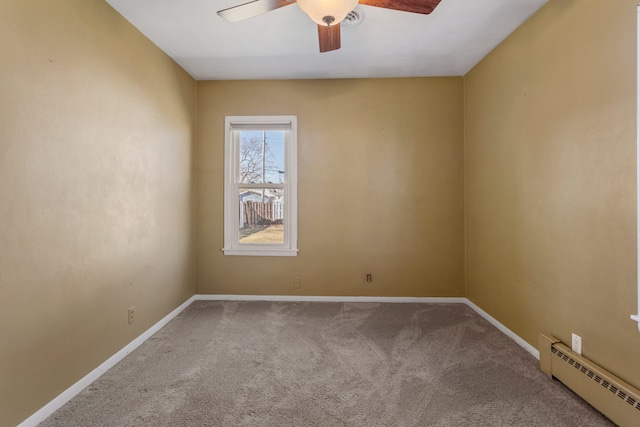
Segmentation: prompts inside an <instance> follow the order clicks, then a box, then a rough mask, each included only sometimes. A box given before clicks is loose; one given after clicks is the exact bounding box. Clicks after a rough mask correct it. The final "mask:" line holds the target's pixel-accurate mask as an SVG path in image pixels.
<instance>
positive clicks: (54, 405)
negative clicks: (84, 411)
mask: <svg viewBox="0 0 640 427" xmlns="http://www.w3.org/2000/svg"><path fill="white" fill-rule="evenodd" d="M193 301H291V302H381V303H382V302H386V303H421V304H434V303H441V304H466V305H467V306H469V307H470V308H471V309H472V310H474V311H475V312H476V313H478V314H479V315H480V316H482V317H484V318H485V319H486V320H487V321H488V322H489V323H491V324H492V325H493V326H495V327H496V328H498V329H499V330H500V331H501V332H502V333H504V334H505V335H506V336H508V337H509V338H511V339H512V340H514V341H515V342H516V343H517V344H518V345H520V347H522V348H524V349H525V350H526V351H528V352H529V353H530V354H531V355H533V356H534V357H535V358H536V359H538V360H539V359H540V353H539V352H538V350H536V348H535V347H533V346H532V345H530V344H529V343H527V342H526V341H525V340H523V339H522V338H520V337H519V336H518V335H516V334H515V333H514V332H513V331H511V330H510V329H509V328H507V327H506V326H504V325H503V324H502V323H500V322H498V321H497V320H496V319H494V318H493V317H491V316H490V315H489V314H488V313H486V312H485V311H484V310H482V309H481V308H480V307H478V306H477V305H475V304H474V303H472V302H471V301H469V300H468V299H467V298H457V297H452V298H446V297H443V298H439V297H435V298H431V297H357V296H296V295H293V296H292V295H225V294H217V295H213V294H197V295H194V296H192V297H191V298H189V299H188V300H187V301H185V302H184V303H182V304H181V305H180V306H179V307H178V308H176V309H175V310H173V311H172V312H171V313H169V314H167V315H166V316H165V317H163V318H162V319H161V320H160V321H159V322H158V323H156V324H155V325H153V326H152V327H151V328H149V329H147V330H146V331H145V332H144V333H142V334H141V335H140V336H139V337H137V338H136V339H134V340H133V341H131V342H130V343H129V344H127V345H126V346H125V347H124V348H123V349H122V350H120V351H118V352H117V353H116V354H114V355H113V356H111V357H110V358H109V359H107V360H106V361H105V362H104V363H102V364H101V365H100V366H98V367H97V368H96V369H94V370H93V371H91V372H90V373H88V374H87V375H86V376H84V377H83V378H82V379H80V380H79V381H78V382H76V383H75V384H73V385H72V386H71V387H69V388H68V389H66V390H65V391H63V392H62V393H60V394H59V395H58V396H57V397H56V398H55V399H53V400H52V401H51V402H49V403H47V404H46V405H45V406H43V407H42V408H41V409H40V410H39V411H38V412H36V413H34V414H33V415H31V416H30V417H29V418H27V419H26V420H24V421H23V422H22V423H20V424H19V425H18V427H35V426H37V425H38V424H39V423H41V422H42V421H44V420H45V419H46V418H47V417H49V416H50V415H51V414H53V413H54V412H55V411H57V410H58V409H60V408H61V407H62V406H64V405H65V404H66V403H67V402H68V401H70V400H71V399H73V398H74V397H75V396H76V395H77V394H78V393H80V392H81V391H82V390H84V389H85V388H86V387H87V386H89V385H90V384H91V383H92V382H94V381H95V380H97V379H98V378H100V377H101V376H102V375H103V374H104V373H105V372H107V371H108V370H109V369H111V368H112V367H113V366H114V365H115V364H117V363H118V362H120V361H121V360H122V359H124V358H125V356H127V355H128V354H129V353H131V352H132V351H133V350H135V349H136V348H138V347H139V346H140V345H141V344H142V343H144V342H145V341H146V340H147V339H149V338H150V337H151V336H152V335H153V334H155V333H156V332H158V331H159V330H160V329H162V327H164V326H165V325H166V324H167V323H169V322H170V321H171V320H172V319H173V318H174V317H176V316H177V315H178V314H180V312H182V311H183V310H184V309H185V308H187V307H188V306H189V305H191V303H192V302H193Z"/></svg>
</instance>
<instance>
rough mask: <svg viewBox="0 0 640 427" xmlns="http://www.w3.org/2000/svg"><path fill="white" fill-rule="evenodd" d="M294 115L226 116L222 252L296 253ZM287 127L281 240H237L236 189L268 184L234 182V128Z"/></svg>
mask: <svg viewBox="0 0 640 427" xmlns="http://www.w3.org/2000/svg"><path fill="white" fill-rule="evenodd" d="M297 121H298V118H297V116H226V117H225V125H224V132H225V136H224V151H225V154H224V158H225V163H224V248H223V249H222V250H223V252H224V254H225V255H248V256H296V255H297V254H298V247H297V245H298V203H297V190H298V173H297V172H298V168H297V159H298V154H297V134H298V126H297ZM251 128H254V129H260V130H262V129H267V130H270V129H277V128H285V129H287V130H290V132H288V133H287V134H286V135H285V151H284V162H285V171H286V176H285V182H284V194H285V198H284V219H285V220H284V243H282V244H270V243H240V242H239V221H240V207H239V203H238V194H239V189H240V188H251V187H252V186H254V187H261V188H263V187H269V186H270V185H269V184H241V183H239V182H238V178H237V177H238V176H239V174H238V156H239V152H240V144H239V142H240V140H239V137H238V135H237V133H234V130H236V131H237V130H241V129H242V130H246V129H251Z"/></svg>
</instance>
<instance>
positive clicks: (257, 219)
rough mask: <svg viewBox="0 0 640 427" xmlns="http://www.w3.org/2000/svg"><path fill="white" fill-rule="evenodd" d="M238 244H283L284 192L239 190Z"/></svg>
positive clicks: (280, 190) (271, 189) (275, 190)
mask: <svg viewBox="0 0 640 427" xmlns="http://www.w3.org/2000/svg"><path fill="white" fill-rule="evenodd" d="M238 199H239V203H240V222H239V236H240V238H239V240H240V243H275V244H282V243H284V190H283V189H280V188H279V189H273V188H262V189H260V188H259V189H256V188H251V189H248V188H241V189H240V194H239V198H238Z"/></svg>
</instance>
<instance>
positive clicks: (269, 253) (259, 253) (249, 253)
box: [222, 248, 298, 256]
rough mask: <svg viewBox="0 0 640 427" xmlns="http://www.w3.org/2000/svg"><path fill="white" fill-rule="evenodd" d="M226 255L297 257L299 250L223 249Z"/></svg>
mask: <svg viewBox="0 0 640 427" xmlns="http://www.w3.org/2000/svg"><path fill="white" fill-rule="evenodd" d="M222 252H224V254H225V255H241V256H297V255H298V250H297V249H272V248H269V249H255V248H251V249H238V248H222Z"/></svg>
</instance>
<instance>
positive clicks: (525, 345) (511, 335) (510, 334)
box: [465, 298, 540, 360]
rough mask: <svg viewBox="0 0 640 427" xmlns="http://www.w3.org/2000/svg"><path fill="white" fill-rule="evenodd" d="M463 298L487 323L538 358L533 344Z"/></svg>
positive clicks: (538, 354) (537, 352)
mask: <svg viewBox="0 0 640 427" xmlns="http://www.w3.org/2000/svg"><path fill="white" fill-rule="evenodd" d="M465 300H466V301H465V304H467V305H468V306H469V307H470V308H471V309H473V311H475V312H476V313H478V314H479V315H480V316H482V317H484V318H485V319H486V320H487V321H488V322H489V323H491V324H492V325H493V326H495V327H496V328H497V329H499V330H500V332H502V333H503V334H505V335H506V336H508V337H509V338H511V339H512V340H514V341H515V342H516V344H518V345H519V346H520V347H522V348H524V349H525V350H527V351H528V352H529V353H530V354H531V355H532V356H533V357H535V358H536V359H538V360H540V352H539V351H538V350H537V349H536V348H535V347H534V346H532V345H531V344H529V343H528V342H526V341H525V340H523V339H522V338H520V336H518V335H516V333H515V332H513V331H512V330H511V329H509V328H507V327H506V326H504V325H503V324H502V323H500V322H498V321H497V320H496V319H494V318H493V317H491V316H490V315H489V314H488V313H487V312H486V311H484V310H483V309H481V308H480V307H478V306H477V305H475V304H474V303H472V302H471V301H469V300H468V299H467V298H465Z"/></svg>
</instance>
